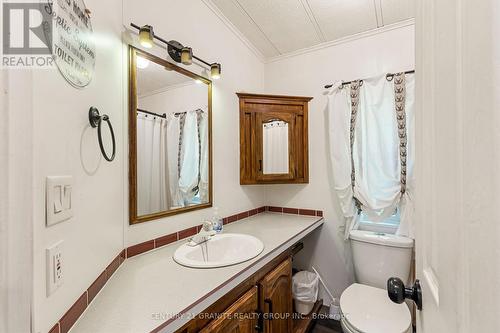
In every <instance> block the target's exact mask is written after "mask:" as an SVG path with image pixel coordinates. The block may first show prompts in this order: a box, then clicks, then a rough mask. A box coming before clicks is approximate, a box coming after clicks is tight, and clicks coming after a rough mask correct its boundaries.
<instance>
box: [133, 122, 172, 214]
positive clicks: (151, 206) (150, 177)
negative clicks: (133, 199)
mask: <svg viewBox="0 0 500 333" xmlns="http://www.w3.org/2000/svg"><path fill="white" fill-rule="evenodd" d="M166 128H167V121H166V119H165V118H161V117H152V116H146V115H143V114H138V115H137V212H138V214H139V215H145V214H151V213H155V212H159V211H162V210H166V209H168V198H167V190H166V189H167V186H168V177H167V168H166V158H167V157H166V150H165V142H166V133H167V130H166Z"/></svg>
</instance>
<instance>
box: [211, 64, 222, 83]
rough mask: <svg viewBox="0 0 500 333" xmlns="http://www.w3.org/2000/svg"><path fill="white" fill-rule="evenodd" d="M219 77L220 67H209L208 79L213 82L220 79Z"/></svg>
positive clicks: (218, 65) (217, 65)
mask: <svg viewBox="0 0 500 333" xmlns="http://www.w3.org/2000/svg"><path fill="white" fill-rule="evenodd" d="M220 75H221V65H220V64H217V63H213V64H212V65H210V77H211V78H212V79H214V80H217V79H220Z"/></svg>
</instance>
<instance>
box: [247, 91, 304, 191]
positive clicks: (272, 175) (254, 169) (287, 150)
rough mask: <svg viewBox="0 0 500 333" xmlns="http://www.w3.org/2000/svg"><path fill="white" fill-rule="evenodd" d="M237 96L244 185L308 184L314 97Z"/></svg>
mask: <svg viewBox="0 0 500 333" xmlns="http://www.w3.org/2000/svg"><path fill="white" fill-rule="evenodd" d="M237 95H238V97H239V99H240V184H241V185H251V184H300V183H308V182H309V149H308V118H307V117H308V103H309V101H310V100H311V99H312V97H298V96H278V95H259V94H247V93H237Z"/></svg>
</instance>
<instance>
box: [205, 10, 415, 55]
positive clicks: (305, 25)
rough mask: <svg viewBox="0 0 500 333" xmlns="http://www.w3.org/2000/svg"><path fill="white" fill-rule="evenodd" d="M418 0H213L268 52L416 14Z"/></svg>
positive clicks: (285, 50)
mask: <svg viewBox="0 0 500 333" xmlns="http://www.w3.org/2000/svg"><path fill="white" fill-rule="evenodd" d="M414 1H415V0H212V2H213V3H214V4H215V5H216V6H217V7H218V8H219V10H220V11H221V12H222V13H223V14H224V16H226V18H227V19H228V20H229V21H231V23H232V24H233V25H234V26H235V27H236V28H238V30H239V31H240V32H241V33H242V34H243V35H244V36H245V37H246V38H247V39H248V40H249V41H250V42H251V43H252V44H253V45H254V46H255V47H256V48H257V49H258V50H259V51H260V52H261V53H262V54H263V55H264V56H265V57H266V58H271V57H275V56H279V55H281V54H286V53H290V52H293V51H296V50H300V49H304V48H308V47H311V46H315V45H318V44H321V43H325V42H329V41H333V40H336V39H339V38H342V37H347V36H350V35H354V34H357V33H360V32H365V31H369V30H373V29H376V28H380V27H383V26H384V25H388V24H392V23H397V22H399V21H404V20H407V19H410V18H413V17H414Z"/></svg>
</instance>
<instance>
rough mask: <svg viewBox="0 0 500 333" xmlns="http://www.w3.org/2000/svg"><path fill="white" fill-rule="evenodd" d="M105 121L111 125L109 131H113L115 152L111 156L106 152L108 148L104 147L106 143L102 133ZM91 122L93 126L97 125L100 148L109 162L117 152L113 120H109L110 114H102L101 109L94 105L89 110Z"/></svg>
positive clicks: (112, 139) (112, 140) (112, 137)
mask: <svg viewBox="0 0 500 333" xmlns="http://www.w3.org/2000/svg"><path fill="white" fill-rule="evenodd" d="M103 121H105V122H106V123H107V124H108V127H109V132H110V133H111V142H112V144H113V153H112V154H111V157H108V154H106V150H105V149H104V144H103V143H102V134H101V125H102V122H103ZM89 122H90V126H92V127H93V128H95V127H97V139H98V141H99V148H100V149H101V153H102V155H103V156H104V159H105V160H106V161H108V162H111V161H113V160H114V159H115V153H116V141H115V132H114V131H113V126H112V125H111V121H110V120H109V117H108V115H106V114H104V115H102V116H101V115H100V114H99V110H98V109H97V108H96V107H94V106H92V107H91V108H90V110H89Z"/></svg>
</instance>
